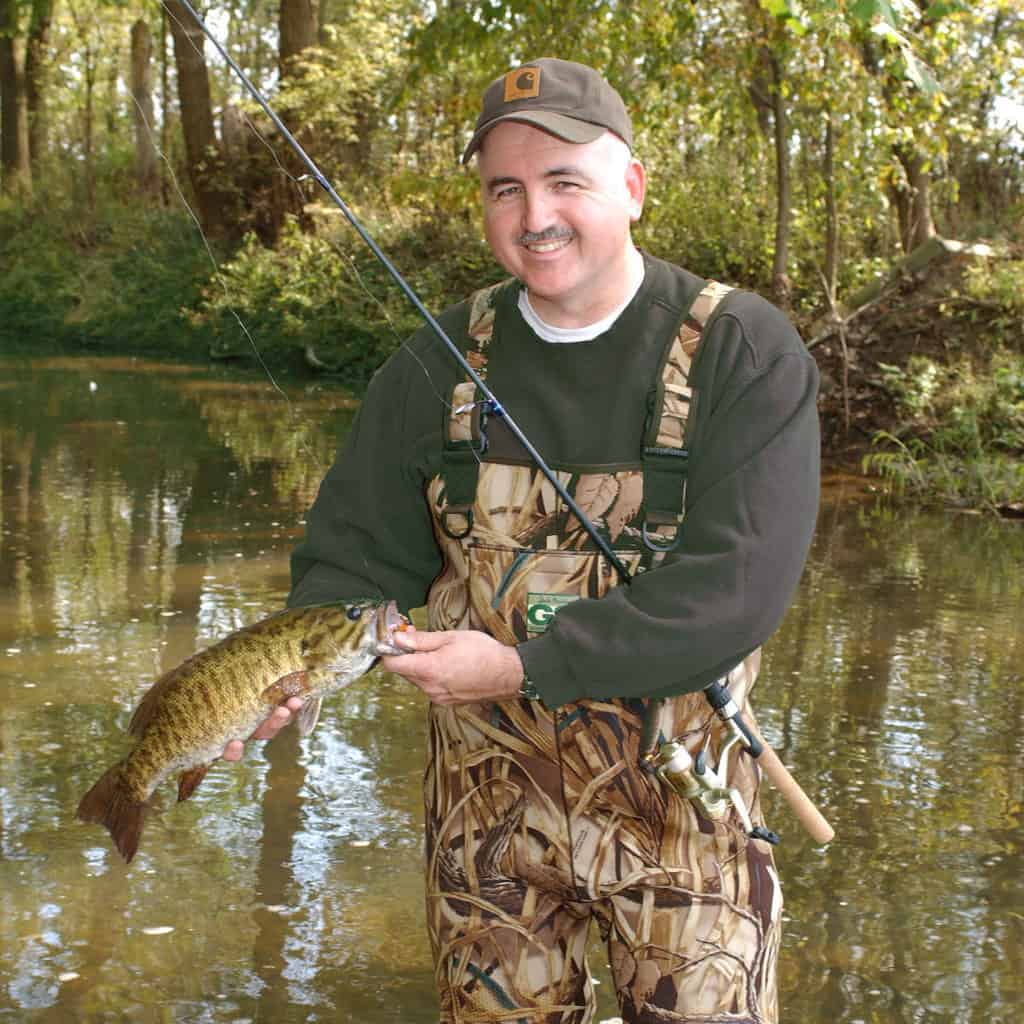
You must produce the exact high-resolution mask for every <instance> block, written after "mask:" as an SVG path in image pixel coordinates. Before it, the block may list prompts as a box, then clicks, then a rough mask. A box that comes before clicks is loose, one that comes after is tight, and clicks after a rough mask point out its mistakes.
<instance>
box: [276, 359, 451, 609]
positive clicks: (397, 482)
mask: <svg viewBox="0 0 1024 1024" xmlns="http://www.w3.org/2000/svg"><path fill="white" fill-rule="evenodd" d="M420 340H421V342H422V339H420ZM426 349H427V345H424V344H422V343H421V344H419V345H418V346H417V347H416V348H412V347H410V346H409V345H407V346H405V347H403V348H402V349H401V350H399V352H397V353H396V354H395V355H394V356H392V357H391V359H390V360H389V361H388V362H387V363H385V364H384V366H383V367H382V368H381V369H380V370H379V371H378V372H377V374H375V376H374V377H373V380H372V381H371V382H370V386H369V388H368V390H367V394H366V398H365V400H364V401H363V403H362V405H361V407H360V410H359V412H358V414H357V416H356V419H355V421H354V423H353V425H352V428H351V430H350V431H349V434H348V436H347V437H346V439H345V441H344V443H343V444H342V445H341V447H340V449H339V452H338V457H337V458H336V460H335V462H334V464H333V465H332V466H331V468H330V470H329V471H328V473H327V475H326V476H325V477H324V480H323V482H322V483H321V485H320V490H319V493H318V494H317V497H316V500H315V501H314V503H313V505H312V507H311V508H310V510H309V513H308V514H307V517H306V536H305V538H304V540H303V541H302V542H301V543H300V544H299V545H298V546H297V547H296V549H295V551H294V552H293V554H292V560H291V570H292V590H291V594H290V595H289V597H288V604H289V606H290V607H301V606H305V605H313V604H323V603H327V602H331V601H337V600H339V599H344V598H350V597H357V596H358V597H366V596H377V595H379V596H386V597H388V598H394V599H395V601H396V602H397V603H398V605H399V607H400V608H401V609H402V610H403V611H408V610H409V609H410V608H413V607H416V606H418V605H421V604H423V602H424V599H425V595H426V591H427V588H428V586H429V585H430V581H431V580H432V579H433V578H434V576H436V575H437V572H438V570H439V568H440V553H439V551H438V548H437V543H436V541H435V539H434V534H433V530H432V527H431V523H430V515H429V510H428V508H427V503H426V502H425V501H424V498H423V481H424V479H425V476H429V462H430V460H431V458H432V457H433V456H434V453H435V452H437V451H439V450H440V444H441V441H440V418H439V415H438V413H437V408H438V406H437V398H436V396H435V395H434V393H433V390H432V386H435V387H436V386H437V385H436V380H435V378H436V377H437V376H438V374H437V371H436V370H435V371H434V376H433V377H432V376H431V375H430V373H429V370H430V369H432V368H431V367H428V365H427V363H428V362H429V353H428V357H427V358H425V357H424V351H425V350H426ZM424 372H427V377H424ZM424 394H426V395H427V397H426V398H425V397H424Z"/></svg>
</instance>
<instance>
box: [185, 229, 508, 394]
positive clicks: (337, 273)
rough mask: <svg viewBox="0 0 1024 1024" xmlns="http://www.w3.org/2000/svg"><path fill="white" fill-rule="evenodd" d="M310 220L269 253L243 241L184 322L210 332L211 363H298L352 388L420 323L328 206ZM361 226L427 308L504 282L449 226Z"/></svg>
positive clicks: (482, 251) (476, 247) (480, 251)
mask: <svg viewBox="0 0 1024 1024" xmlns="http://www.w3.org/2000/svg"><path fill="white" fill-rule="evenodd" d="M318 219H319V220H320V221H321V223H320V226H319V230H318V231H317V232H312V231H308V230H307V231H304V230H302V228H301V227H300V225H299V223H298V221H296V220H295V219H291V220H289V221H288V222H287V224H286V225H285V229H284V230H283V232H282V234H281V236H280V237H279V239H278V241H277V245H276V246H275V247H273V248H268V247H266V246H264V245H263V244H262V243H260V241H259V240H258V239H257V238H256V237H255V236H254V235H249V236H247V238H246V239H245V241H244V242H243V244H242V246H241V248H240V249H239V250H238V252H237V253H235V255H234V256H233V257H232V258H231V259H230V260H228V261H227V262H225V263H224V264H223V265H222V266H221V268H220V270H219V272H218V273H217V274H216V275H215V276H214V277H213V278H212V279H211V281H210V283H209V284H208V285H207V286H206V288H205V289H204V293H203V300H202V303H201V305H200V307H199V310H198V312H197V313H195V314H194V315H193V318H192V319H193V323H195V324H196V325H197V326H208V327H210V328H212V329H213V330H214V332H215V335H216V337H215V340H214V345H213V352H214V354H215V355H217V356H219V357H222V358H224V357H231V356H238V357H252V356H254V355H255V354H256V353H258V354H259V356H260V357H261V358H263V359H269V360H272V361H277V362H282V361H283V362H289V363H293V364H296V363H299V362H300V361H301V360H302V359H305V360H306V361H307V362H309V363H311V364H312V365H318V366H320V367H321V368H326V369H328V370H330V371H331V372H332V373H334V374H335V375H336V376H338V377H339V378H340V379H341V380H342V381H343V382H344V383H345V384H347V385H349V386H350V387H354V388H360V387H362V386H363V385H365V384H366V382H367V381H368V380H369V378H370V376H371V375H372V373H373V371H374V370H375V369H376V368H377V367H378V366H379V365H380V364H381V362H383V360H384V359H385V358H386V357H387V356H388V355H389V354H390V353H391V352H393V351H394V350H395V349H396V348H397V347H398V346H399V345H400V344H401V342H402V341H403V340H404V339H405V338H406V337H407V336H408V335H410V334H411V333H412V332H413V331H415V330H416V329H417V328H419V327H420V325H421V322H422V321H421V320H420V318H419V316H418V314H417V313H416V311H415V310H414V309H413V308H412V306H411V305H410V303H409V301H408V300H407V299H406V298H405V297H404V296H403V295H402V294H401V293H400V292H399V290H398V288H397V286H396V285H395V284H394V282H393V281H392V280H391V278H390V276H389V275H388V273H387V271H386V270H384V268H383V267H382V266H381V265H380V263H378V262H377V260H376V259H375V258H374V257H373V256H372V254H371V253H370V252H369V250H368V249H367V247H366V246H365V245H364V243H363V242H362V241H361V240H360V239H359V238H358V237H356V236H355V234H354V232H353V231H352V230H351V229H350V228H348V226H347V224H346V223H344V222H343V223H342V224H340V225H336V226H335V225H334V222H335V221H336V220H338V219H340V218H337V217H335V216H334V214H333V212H332V211H331V210H321V211H320V214H319V215H318ZM368 226H369V227H370V230H371V231H373V232H374V233H375V235H376V239H377V242H378V244H379V245H380V246H381V247H382V248H383V249H384V250H385V252H387V253H388V255H389V258H390V259H391V261H392V263H394V264H395V265H396V266H399V267H401V268H402V271H403V273H404V274H405V276H406V277H407V279H408V280H409V282H410V284H411V285H412V286H413V288H414V289H415V290H416V292H417V294H418V295H419V296H420V298H421V300H422V301H423V303H424V304H425V305H426V307H427V308H428V309H429V310H430V311H432V312H435V313H437V312H440V311H441V309H442V308H444V307H445V306H448V305H450V304H451V303H452V302H454V301H456V300H459V299H462V298H464V297H465V296H466V295H467V294H468V293H469V292H470V291H472V290H473V289H475V288H478V287H482V286H483V285H485V284H488V283H490V282H492V281H495V280H499V279H500V278H501V276H502V273H501V271H500V269H499V268H497V267H496V266H495V265H494V263H493V261H492V260H491V259H490V256H489V253H488V252H487V249H486V247H485V246H484V245H483V243H482V242H477V243H475V244H473V243H469V244H467V241H466V238H465V237H464V235H463V233H462V232H460V231H459V230H458V228H457V227H455V226H454V225H453V224H452V223H451V222H448V223H440V222H437V221H431V220H429V219H428V218H422V219H420V220H419V221H417V222H415V223H410V224H408V225H406V226H405V227H403V228H401V229H399V230H395V229H394V228H392V229H391V230H388V229H387V227H386V225H374V224H370V225H368ZM456 254H457V255H456Z"/></svg>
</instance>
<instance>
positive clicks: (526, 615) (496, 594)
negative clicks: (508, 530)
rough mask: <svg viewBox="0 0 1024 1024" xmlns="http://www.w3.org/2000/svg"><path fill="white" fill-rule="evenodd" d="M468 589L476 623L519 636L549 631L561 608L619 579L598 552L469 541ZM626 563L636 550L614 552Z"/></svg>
mask: <svg viewBox="0 0 1024 1024" xmlns="http://www.w3.org/2000/svg"><path fill="white" fill-rule="evenodd" d="M466 552H467V555H468V562H469V592H470V602H471V605H472V617H473V618H475V619H476V620H477V622H476V623H475V625H476V626H477V628H481V627H482V628H484V629H487V630H488V631H490V632H495V630H497V631H498V632H499V633H500V632H502V630H501V629H500V627H499V626H498V623H499V622H501V621H504V622H505V623H507V624H509V625H510V626H511V627H512V632H513V634H514V636H515V639H516V640H517V641H520V642H521V641H523V640H529V639H530V638H531V637H536V636H539V635H540V634H542V633H543V632H545V631H546V630H547V628H548V626H549V625H550V624H551V621H552V620H553V619H554V617H555V615H556V614H557V613H558V610H559V609H560V608H563V607H564V606H565V605H567V604H571V603H572V602H573V601H576V600H578V599H579V598H581V597H588V598H600V597H604V595H605V594H606V593H607V592H608V591H609V590H610V589H611V588H612V587H613V586H615V585H616V584H617V583H618V577H617V576H616V574H615V572H614V570H613V569H612V567H611V566H610V565H609V564H608V562H607V559H605V558H604V556H603V555H602V554H601V553H600V552H597V551H575V550H563V549H559V548H547V549H541V550H534V549H531V548H519V547H511V546H504V545H496V544H487V543H481V542H479V541H470V542H469V543H468V544H467V545H466ZM616 554H617V555H618V556H619V557H620V558H621V559H622V560H623V561H624V562H626V563H627V565H628V564H629V563H630V562H631V561H636V560H637V558H638V553H637V552H636V551H626V552H616ZM506 628H507V627H506Z"/></svg>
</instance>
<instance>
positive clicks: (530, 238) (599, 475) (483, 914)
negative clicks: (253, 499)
mask: <svg viewBox="0 0 1024 1024" xmlns="http://www.w3.org/2000/svg"><path fill="white" fill-rule="evenodd" d="M632 143H633V140H632V128H631V125H630V120H629V117H628V114H627V113H626V110H625V107H624V106H623V103H622V100H621V99H620V97H619V96H618V94H617V93H616V92H615V91H614V90H613V89H612V88H611V86H609V85H608V83H607V82H605V81H604V80H603V79H602V78H601V76H600V75H599V74H598V73H597V72H596V71H594V70H592V69H591V68H588V67H585V66H583V65H580V64H575V63H571V62H567V61H561V60H555V59H549V58H545V59H542V60H537V61H532V62H530V63H529V64H527V65H524V66H522V67H520V68H516V69H514V70H512V71H510V72H508V73H507V74H505V75H503V76H502V77H501V78H499V79H497V80H496V81H495V82H494V83H493V84H492V85H491V86H490V87H489V88H488V90H487V92H486V93H485V95H484V100H483V109H482V113H481V115H480V118H479V120H478V121H477V125H476V131H475V133H474V135H473V137H472V140H471V141H470V143H469V146H468V147H467V149H466V152H465V155H464V162H468V161H469V160H471V159H473V158H474V157H475V158H476V161H477V167H478V171H479V175H480V188H481V195H482V202H483V210H484V224H485V230H486V235H487V240H488V243H489V245H490V247H491V249H492V251H493V253H494V255H495V257H496V259H497V260H498V261H499V262H500V263H501V264H502V266H504V267H505V268H506V269H507V270H508V271H509V273H510V274H511V275H512V276H513V278H514V280H513V281H511V282H508V283H506V284H505V285H503V286H499V287H497V288H492V289H485V290H483V291H482V292H480V293H477V294H476V295H475V296H473V297H472V298H471V299H470V300H467V301H466V302H463V303H460V304H459V305H457V306H454V307H452V308H451V309H449V310H447V311H446V312H445V313H444V314H443V315H442V317H441V318H440V319H441V322H442V325H443V326H444V327H445V329H446V330H447V331H448V333H449V334H450V335H451V336H452V337H453V338H454V339H456V341H457V342H459V343H460V344H461V345H462V346H463V347H464V349H465V350H466V352H467V358H469V360H470V362H471V363H472V364H473V365H474V366H475V367H476V368H478V369H479V372H481V374H486V376H487V381H488V384H489V386H490V387H491V388H493V390H494V393H495V394H496V395H497V396H498V397H499V398H500V400H501V401H502V403H503V405H504V407H505V409H506V410H507V411H508V412H509V413H510V414H511V415H512V416H513V417H514V419H515V420H516V421H517V422H518V424H519V426H520V427H521V428H522V429H523V431H524V433H525V435H526V436H527V437H528V438H530V440H531V442H532V443H533V445H534V446H535V447H536V448H537V449H538V450H539V451H540V452H541V453H543V455H544V457H545V458H546V460H547V461H548V463H549V464H550V465H551V466H553V468H554V469H556V470H557V471H558V472H559V474H560V479H562V480H564V481H565V483H566V485H567V486H568V487H569V488H570V490H571V491H572V493H573V496H574V499H575V501H576V503H577V505H578V506H579V507H580V508H581V510H582V512H583V513H584V514H585V515H586V516H587V517H588V518H589V519H590V520H591V521H592V522H593V523H594V524H595V525H596V527H597V528H598V529H599V530H600V531H601V533H602V535H603V536H604V537H605V538H606V539H607V540H608V541H609V543H611V544H614V546H615V549H616V551H617V553H618V554H619V557H620V559H621V560H622V561H623V562H624V563H625V564H626V565H628V567H629V569H630V570H631V572H632V573H633V580H632V582H631V583H630V585H629V586H623V585H619V580H618V579H617V578H616V574H615V573H614V572H613V571H612V569H611V567H610V566H609V565H608V562H607V560H606V558H605V557H604V556H603V555H601V554H600V552H599V551H597V549H596V546H595V544H594V543H593V542H592V540H591V539H590V537H589V536H588V535H587V534H586V533H585V531H584V530H583V529H582V527H581V525H580V523H578V522H577V521H576V519H575V517H574V516H572V515H570V514H569V513H568V512H567V510H566V509H565V508H564V507H563V503H562V501H561V499H560V498H559V497H558V495H557V494H556V493H555V491H554V488H552V487H551V486H550V484H549V483H548V482H547V481H545V480H544V478H543V477H542V475H541V474H540V473H539V472H538V471H537V469H536V467H535V466H534V465H533V464H532V463H531V460H530V459H529V457H528V456H527V453H526V452H525V451H523V450H522V449H521V448H520V446H519V444H518V442H516V440H515V439H514V437H513V436H512V434H511V433H510V431H509V430H508V429H507V427H506V426H505V424H504V422H503V420H502V419H501V417H500V415H499V416H495V415H491V416H489V417H488V416H487V411H488V410H487V408H486V407H485V406H482V405H481V403H480V401H479V399H480V396H479V395H477V394H475V393H474V388H473V385H472V384H470V383H467V382H466V381H464V380H462V377H461V374H460V372H459V370H458V367H456V366H455V365H454V362H453V360H451V358H450V356H448V354H447V353H446V352H445V351H444V349H443V348H442V346H441V345H440V344H439V343H438V342H437V340H436V339H435V338H434V337H433V336H432V335H431V333H430V332H429V331H427V330H426V329H423V330H421V331H420V332H418V333H417V334H416V335H415V336H414V337H413V339H412V340H411V341H410V342H409V344H408V345H407V346H406V347H405V348H403V349H402V350H401V351H399V352H398V353H396V355H395V356H393V357H392V358H391V359H390V360H388V362H387V363H386V364H385V365H384V366H383V367H382V368H381V370H380V371H379V372H378V373H377V375H376V376H375V377H374V379H373V381H372V383H371V385H370V388H369V390H368V393H367V396H366V401H365V402H364V404H363V407H362V409H361V411H360V414H359V417H358V419H357V422H356V423H355V425H354V426H353V429H352V431H351V433H350V435H349V437H348V438H347V440H346V443H345V445H344V447H343V449H342V450H341V452H340V454H339V458H338V460H337V461H336V463H335V465H334V466H333V467H332V468H331V470H330V472H329V473H328V475H327V477H326V478H325V480H324V483H323V485H322V487H321V491H320V494H319V496H318V498H317V500H316V503H315V504H314V506H313V509H312V510H311V512H310V515H309V519H308V530H307V536H306V539H305V541H304V542H303V544H301V545H300V547H299V548H298V549H297V550H296V552H295V554H294V556H293V581H294V586H293V590H292V594H291V597H290V602H289V603H290V604H292V605H305V604H317V603H323V602H331V601H337V600H340V599H342V598H345V597H352V596H356V595H366V594H382V595H386V596H387V597H393V598H395V599H396V600H397V601H398V602H399V604H400V606H403V607H405V608H409V607H415V606H419V605H422V604H424V603H426V604H427V607H428V619H429V626H430V628H429V630H427V631H420V632H416V631H411V632H410V633H408V634H406V635H405V636H404V645H405V646H407V647H408V648H409V652H410V653H408V654H405V655H401V656H395V657H387V658H384V659H383V665H384V667H385V668H386V669H388V670H389V671H393V672H396V673H398V674H399V675H401V676H403V677H405V678H406V679H407V680H408V681H409V682H411V683H413V684H414V685H416V686H418V687H419V688H420V689H421V690H422V691H423V692H424V693H425V694H426V695H427V696H428V698H429V699H430V702H431V705H430V729H431V744H430V762H429V765H428V769H427V775H426V780H425V799H426V828H427V851H426V852H427V904H428V920H429V926H430V933H431V942H432V946H433V952H434V957H435V964H436V976H437V981H438V987H439V993H440V1002H441V1017H442V1019H443V1020H444V1021H461V1020H465V1021H469V1020H473V1021H483V1020H495V1021H498V1020H516V1021H529V1022H531V1024H533V1022H537V1024H539V1022H541V1021H560V1022H566V1024H570V1022H571V1024H575V1022H581V1021H584V1020H588V1019H590V1014H591V1013H592V999H591V990H590V982H589V976H588V973H587V969H586V965H585V962H584V951H585V945H586V938H587V930H588V927H589V924H590V921H591V920H592V919H593V920H596V921H597V924H598V926H599V928H600V930H601V935H602V937H603V938H604V939H606V940H607V942H608V949H609V955H610V962H611V967H612V973H613V977H614V981H615V985H616V989H617V991H618V995H619V999H620V1003H621V1006H622V1014H623V1018H624V1020H626V1021H634V1022H639V1021H654V1020H657V1021H706V1020H711V1019H714V1020H716V1021H744V1022H754V1021H757V1022H762V1021H775V1020H776V1019H777V1009H776V991H775V958H776V953H777V949H778V942H779V927H780V926H779V918H780V911H781V894H780V891H779V884H778V879H777V876H776V874H775V869H774V864H773V861H772V856H771V850H770V847H769V846H767V844H766V843H764V842H763V841H761V840H759V839H756V838H751V837H750V836H749V835H748V834H747V832H746V830H745V828H744V827H743V826H742V824H741V822H740V819H739V818H738V817H737V815H736V814H735V812H734V811H733V810H732V809H731V808H718V809H715V808H713V807H712V808H711V809H709V808H708V807H707V806H705V805H704V804H702V803H701V802H699V801H692V800H687V799H684V798H683V797H682V796H680V795H679V794H678V793H676V792H675V791H674V790H673V789H672V788H671V787H670V786H668V785H667V784H666V783H665V782H664V781H662V780H661V779H660V778H659V777H658V776H657V775H656V774H653V773H651V772H649V771H645V770H644V769H643V768H642V766H641V761H642V759H643V757H644V755H645V754H648V753H649V752H650V751H649V750H648V749H647V748H648V747H650V746H651V745H652V743H653V742H656V741H657V740H658V739H659V738H661V739H668V738H677V739H679V740H680V741H681V742H682V743H684V745H685V746H686V747H687V748H688V749H689V750H690V752H691V753H694V754H695V753H697V752H698V751H699V750H700V749H701V748H704V749H706V753H707V755H708V756H709V757H710V758H711V759H712V761H713V760H714V759H715V758H716V757H717V752H718V750H719V749H720V745H721V737H720V735H719V733H718V731H717V730H716V728H714V727H713V725H712V722H713V718H712V716H711V714H710V712H709V709H708V706H707V703H706V701H705V700H704V698H703V696H702V694H701V690H702V689H703V687H705V686H707V685H708V684H709V683H711V682H714V681H716V680H719V679H722V678H725V679H726V680H727V684H728V686H729V688H730V692H731V693H732V696H733V697H734V699H735V700H736V701H737V702H738V703H739V704H744V703H745V701H746V695H747V692H748V691H749V688H750V686H751V684H752V683H753V680H754V678H755V676H756V671H757V663H758V648H759V645H760V644H761V643H762V642H763V641H764V640H766V639H767V638H768V636H769V635H770V634H771V633H772V632H773V631H774V630H775V628H776V627H777V625H778V623H779V621H780V620H781V618H782V615H783V613H784V611H785V609H786V607H787V605H788V603H789V601H790V598H791V596H792V593H793V590H794V588H795V586H796V584H797V581H798V579H799V576H800V573H801V570H802V567H803V563H804V560H805V557H806V554H807V550H808V546H809V543H810V538H811V534H812V531H813V524H814V519H815V515H816V510H817V500H818V433H817V416H816V408H815V395H816V386H817V373H816V369H815V364H814V362H813V361H812V360H811V359H810V357H809V356H808V354H807V352H806V350H805V348H804V346H803V344H802V343H801V341H800V339H799V337H798V336H797V335H796V333H795V331H794V330H793V329H792V327H791V326H790V325H789V323H788V322H787V321H786V320H785V318H784V317H783V316H782V315H781V314H780V313H779V312H778V311H777V310H775V309H774V308H773V307H772V306H770V305H768V304H767V303H766V302H764V301H763V300H761V299H759V298H757V297H756V296H754V295H751V294H749V293H741V292H738V291H732V292H730V291H728V290H727V289H724V288H722V287H721V286H716V285H713V284H712V285H709V284H708V282H706V281H703V280H702V279H700V278H697V277H695V276H694V275H692V274H690V273H688V272H687V271H684V270H681V269H680V268H678V267H675V266H672V265H671V264H669V263H665V262H663V261H661V260H658V259H655V258H654V257H652V256H649V255H647V254H644V253H641V252H640V251H638V250H637V249H636V248H635V246H634V245H633V243H632V240H631V225H632V224H633V223H634V222H635V221H637V220H638V219H639V217H640V215H641V212H642V208H643V203H644V197H645V190H646V179H645V173H644V168H643V165H642V164H641V163H640V162H639V161H638V160H637V159H636V158H635V157H634V156H633V154H632ZM439 395H440V396H442V398H443V403H444V405H445V408H441V405H442V403H441V402H439V401H438V396H439ZM684 438H685V443H684ZM684 470H685V472H684ZM684 510H685V521H684V522H683V523H682V525H680V519H681V517H682V513H683V512H684ZM654 698H659V700H655V699H654ZM296 706H297V702H294V701H293V702H292V710H294V708H295V707H296ZM289 713H290V712H289V709H287V708H282V709H279V711H278V712H277V713H276V714H275V716H274V717H273V718H272V719H271V720H268V722H267V723H266V724H265V726H264V727H263V728H261V730H259V732H258V733H257V738H266V737H267V736H269V735H272V734H273V733H274V732H275V731H276V730H277V728H279V727H280V725H281V724H282V723H283V722H284V721H287V719H288V717H289ZM645 730H646V731H645ZM240 754H241V744H240V743H239V742H236V743H233V744H232V745H231V746H230V747H229V749H228V751H226V756H228V757H237V756H240ZM729 771H730V776H729V780H730V783H731V784H733V785H736V786H737V787H738V788H739V790H740V792H741V794H742V796H743V798H744V800H745V801H746V804H747V806H748V808H749V810H750V813H751V817H752V818H753V819H754V822H755V823H758V822H759V821H760V811H759V807H758V801H757V787H758V773H757V769H756V767H755V765H754V762H753V761H752V760H751V759H750V758H749V757H748V756H747V755H746V754H739V755H737V754H735V753H733V755H732V757H731V758H730V760H729Z"/></svg>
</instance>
